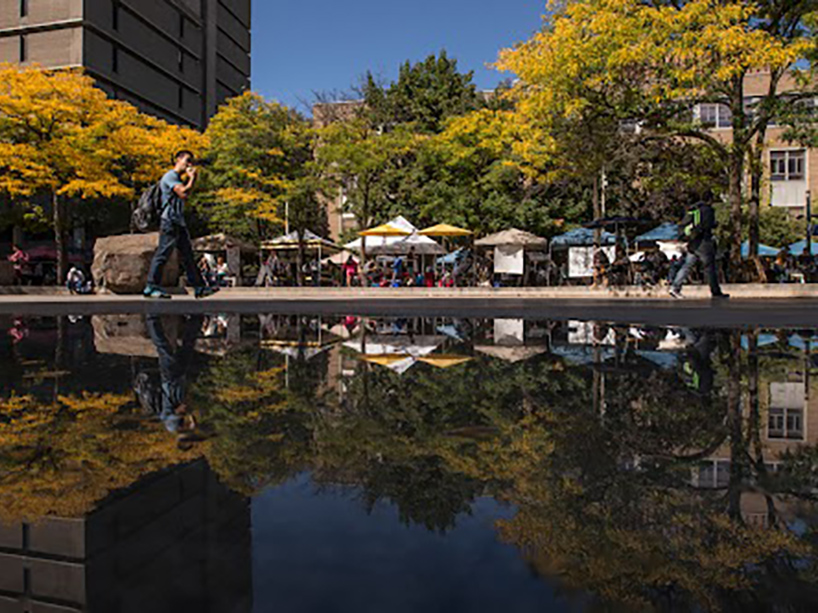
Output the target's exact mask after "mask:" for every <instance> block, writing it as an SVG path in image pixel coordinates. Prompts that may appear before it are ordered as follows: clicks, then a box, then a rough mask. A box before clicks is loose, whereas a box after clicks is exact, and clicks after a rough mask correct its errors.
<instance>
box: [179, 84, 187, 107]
mask: <svg viewBox="0 0 818 613" xmlns="http://www.w3.org/2000/svg"><path fill="white" fill-rule="evenodd" d="M177 104H178V105H179V108H180V109H181V108H184V106H185V89H184V88H183V87H182V86H181V85H180V86H179V99H178V100H177Z"/></svg>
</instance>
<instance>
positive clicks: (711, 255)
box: [673, 241, 721, 296]
mask: <svg viewBox="0 0 818 613" xmlns="http://www.w3.org/2000/svg"><path fill="white" fill-rule="evenodd" d="M699 261H701V263H702V267H703V268H704V275H705V277H707V282H708V283H709V284H710V293H711V294H712V295H713V296H718V295H719V294H721V286H720V285H719V274H718V272H717V271H716V247H715V245H714V244H713V241H703V242H702V244H701V245H699V247H698V248H697V249H695V250H692V251H688V252H687V256H685V261H684V264H683V265H682V268H681V269H680V270H679V272H678V274H677V275H676V279H674V281H673V289H674V290H676V291H677V292H679V291H681V290H682V286H683V285H684V284H685V282H686V281H687V278H688V277H689V276H690V271H691V270H693V267H694V266H695V265H696V263H697V262H699Z"/></svg>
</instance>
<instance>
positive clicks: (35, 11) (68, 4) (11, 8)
mask: <svg viewBox="0 0 818 613" xmlns="http://www.w3.org/2000/svg"><path fill="white" fill-rule="evenodd" d="M82 6H83V0H29V2H28V6H27V13H26V14H25V15H22V14H21V10H20V9H21V8H22V7H21V4H20V0H4V1H3V2H0V29H4V28H18V27H21V26H27V27H31V26H38V25H43V24H51V23H54V22H59V21H67V20H74V19H81V18H82Z"/></svg>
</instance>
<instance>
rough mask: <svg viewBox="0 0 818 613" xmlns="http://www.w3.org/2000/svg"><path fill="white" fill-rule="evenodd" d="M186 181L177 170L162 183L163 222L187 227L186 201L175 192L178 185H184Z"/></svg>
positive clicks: (171, 172)
mask: <svg viewBox="0 0 818 613" xmlns="http://www.w3.org/2000/svg"><path fill="white" fill-rule="evenodd" d="M184 184H185V183H184V181H182V178H181V177H180V176H179V173H178V172H176V171H175V170H171V171H170V172H168V173H167V174H165V176H164V177H162V181H160V183H159V185H160V187H161V189H162V220H163V221H170V222H171V223H174V224H176V225H178V226H184V225H185V201H184V200H182V199H181V198H180V197H179V195H178V194H177V193H176V192H175V191H173V188H174V187H176V186H177V185H184Z"/></svg>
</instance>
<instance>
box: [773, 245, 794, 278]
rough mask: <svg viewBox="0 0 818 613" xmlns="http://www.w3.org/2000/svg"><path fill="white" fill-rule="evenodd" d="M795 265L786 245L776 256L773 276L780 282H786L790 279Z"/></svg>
mask: <svg viewBox="0 0 818 613" xmlns="http://www.w3.org/2000/svg"><path fill="white" fill-rule="evenodd" d="M793 267H794V261H793V257H792V254H791V253H790V248H789V247H784V248H783V249H782V250H781V251H779V252H778V255H777V256H775V261H774V262H773V266H772V273H773V278H774V279H776V280H777V281H778V282H779V283H786V282H787V281H789V277H790V273H791V272H792V270H793Z"/></svg>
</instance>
